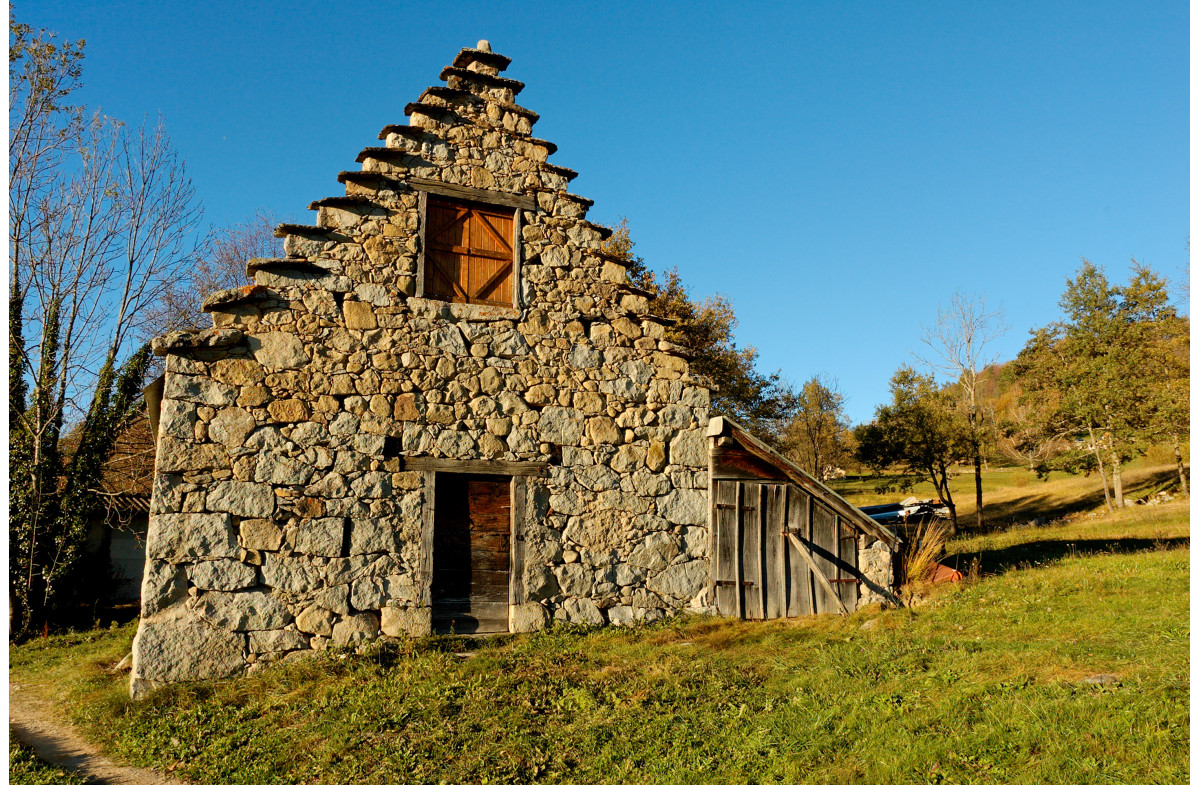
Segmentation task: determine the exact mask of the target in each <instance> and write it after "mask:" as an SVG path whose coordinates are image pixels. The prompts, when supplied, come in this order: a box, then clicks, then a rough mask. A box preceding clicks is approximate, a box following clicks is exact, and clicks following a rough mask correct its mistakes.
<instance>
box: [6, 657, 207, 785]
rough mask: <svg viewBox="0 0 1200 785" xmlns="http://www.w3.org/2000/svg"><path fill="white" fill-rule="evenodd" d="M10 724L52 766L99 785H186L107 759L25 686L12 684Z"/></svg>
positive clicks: (9, 688)
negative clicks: (101, 784) (107, 784)
mask: <svg viewBox="0 0 1200 785" xmlns="http://www.w3.org/2000/svg"><path fill="white" fill-rule="evenodd" d="M8 724H9V726H10V727H11V728H12V729H13V732H14V733H15V734H16V736H17V738H18V739H20V740H21V741H22V742H24V743H25V744H28V745H29V746H30V747H32V748H33V750H34V752H35V753H37V756H38V757H39V758H41V759H42V760H44V761H46V762H47V763H49V764H51V765H52V766H58V767H59V768H63V769H69V770H71V771H75V772H78V773H80V774H82V775H84V776H85V777H89V778H91V779H92V780H94V781H96V782H107V783H113V784H114V785H185V783H183V781H181V780H177V779H175V778H174V777H169V776H167V775H165V774H159V773H158V772H156V771H151V770H149V769H135V768H132V767H130V766H123V765H121V764H120V763H117V762H116V761H114V760H112V759H111V758H107V757H105V756H104V755H102V754H101V753H100V750H99V749H98V748H97V747H96V746H95V745H94V744H91V743H90V742H87V741H85V740H84V739H83V737H82V736H80V735H79V734H78V733H76V732H75V731H74V729H72V728H71V727H70V726H69V725H67V724H66V723H65V722H63V721H61V720H59V719H57V718H56V717H55V716H54V714H53V713H52V712H51V710H50V704H49V703H48V702H46V701H44V700H41V699H39V698H36V697H34V696H33V694H32V693H31V692H30V691H29V690H28V689H23V688H22V685H20V684H16V683H14V682H12V681H9V684H8Z"/></svg>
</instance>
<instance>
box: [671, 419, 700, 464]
mask: <svg viewBox="0 0 1200 785" xmlns="http://www.w3.org/2000/svg"><path fill="white" fill-rule="evenodd" d="M671 463H674V464H678V465H680V466H708V445H707V444H706V443H705V438H704V431H703V430H701V429H699V428H694V429H692V430H690V431H680V432H679V433H678V434H676V436H675V438H674V439H672V440H671Z"/></svg>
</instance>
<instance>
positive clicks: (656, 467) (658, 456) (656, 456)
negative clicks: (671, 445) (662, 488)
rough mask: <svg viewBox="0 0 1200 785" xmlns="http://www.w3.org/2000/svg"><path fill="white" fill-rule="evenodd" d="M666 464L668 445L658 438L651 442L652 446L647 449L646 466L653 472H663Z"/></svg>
mask: <svg viewBox="0 0 1200 785" xmlns="http://www.w3.org/2000/svg"><path fill="white" fill-rule="evenodd" d="M666 465H667V448H666V446H665V445H664V444H663V443H662V442H660V441H657V440H655V441H652V442H650V448H649V449H648V450H646V468H648V469H649V470H650V471H652V472H661V471H662V470H663V468H664V467H665V466H666Z"/></svg>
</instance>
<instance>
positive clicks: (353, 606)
mask: <svg viewBox="0 0 1200 785" xmlns="http://www.w3.org/2000/svg"><path fill="white" fill-rule="evenodd" d="M482 44H483V42H481V47H480V48H479V49H465V50H463V51H462V52H461V53H460V54H459V56H458V58H456V60H455V65H454V66H451V67H448V68H447V69H445V70H444V71H443V73H442V78H443V79H444V80H445V81H446V82H447V86H446V87H437V88H430V89H429V90H427V91H426V92H425V93H424V94H423V95H422V97H421V99H420V100H419V102H418V103H416V104H410V105H409V107H408V108H407V109H406V113H408V114H410V124H409V125H408V126H389V127H388V128H387V129H385V130H384V133H383V134H381V138H383V139H385V144H386V147H383V148H368V149H366V150H364V151H363V153H362V154H361V155H360V156H359V159H358V160H359V162H361V163H362V171H356V172H345V173H343V174H342V175H341V176H340V177H339V179H340V180H341V181H342V182H344V183H345V185H346V189H345V190H346V195H345V196H338V197H332V198H328V199H323V200H321V201H319V202H316V203H314V205H313V207H314V208H315V209H316V212H317V222H316V223H317V225H316V227H298V226H290V225H285V226H283V227H281V228H280V231H281V233H282V234H283V235H284V236H285V237H286V242H285V251H286V258H285V259H274V260H250V263H249V267H248V269H249V270H250V271H251V272H253V275H254V284H253V285H251V286H247V287H243V288H241V289H236V290H231V291H227V292H220V293H218V294H216V295H214V296H212V297H210V298H209V299H208V301H206V305H205V308H206V310H208V311H209V312H211V313H212V314H213V320H214V328H213V329H212V330H208V331H203V332H200V333H187V334H173V335H171V336H167V337H165V338H163V339H160V340H158V341H157V342H156V344H155V348H156V350H157V351H158V352H159V353H160V354H164V355H165V356H166V380H165V390H164V399H163V401H162V407H161V424H160V430H159V434H158V451H157V464H156V479H155V485H154V493H153V502H152V505H153V510H152V517H151V522H150V530H149V535H148V544H147V563H146V571H145V576H144V581H143V586H142V622H141V626H140V628H139V631H138V635H137V638H136V640H135V642H134V668H133V677H132V679H133V681H132V685H133V686H132V688H133V692H134V693H135V694H140V693H142V692H144V691H145V690H146V689H149V688H151V687H153V686H155V685H157V684H162V683H167V682H172V681H180V680H192V679H207V678H221V677H226V676H230V675H235V674H238V673H241V672H244V671H245V670H246V669H247V668H250V667H252V666H254V665H255V663H259V662H264V661H271V660H277V659H280V658H283V657H286V656H289V655H291V656H295V655H296V653H297V652H310V651H313V650H320V649H323V648H324V647H326V646H328V645H331V644H336V645H343V644H359V643H362V642H365V641H368V640H372V639H374V638H376V637H378V636H381V635H382V636H399V635H421V634H427V633H428V632H429V630H430V607H429V591H428V588H429V580H430V576H429V574H428V570H427V568H425V567H423V566H422V565H423V564H427V561H423V559H422V557H423V554H422V553H421V536H420V534H421V521H422V514H423V509H424V505H426V504H427V503H429V502H430V499H429V495H428V493H427V492H426V489H425V488H424V487H423V480H422V474H421V473H419V472H412V471H404V470H403V468H402V458H403V457H411V456H423V457H432V458H448V459H491V460H502V461H512V462H540V463H544V464H548V465H549V470H548V474H547V475H546V476H544V477H531V478H528V494H527V509H526V510H525V516H524V517H525V520H526V521H527V524H526V531H525V539H524V542H523V544H522V547H523V548H524V564H525V568H524V575H523V576H522V578H523V580H522V583H523V586H524V592H525V596H524V597H522V598H519V599H520V600H521V603H520V604H519V606H518V607H516V608H515V609H514V613H513V616H512V619H513V628H514V631H519V630H526V629H535V628H537V627H539V626H542V625H544V624H546V623H549V622H550V621H551V620H555V621H562V622H581V623H588V624H603V623H614V624H623V623H631V622H634V621H638V620H646V619H656V618H661V617H662V616H663V615H665V614H669V613H672V612H674V611H676V610H677V609H680V608H682V607H684V606H687V605H688V604H697V605H698V604H700V603H701V602H703V600H702V590H703V589H704V587H705V585H706V584H707V576H708V561H707V557H708V553H707V548H708V534H707V528H706V524H707V520H706V489H707V484H708V479H707V473H706V466H707V451H706V443H705V438H704V430H703V429H704V426H705V424H706V423H707V420H708V405H709V394H708V391H707V389H706V388H705V387H704V384H703V381H702V380H699V379H697V378H695V377H693V376H692V375H691V374H690V373H689V371H688V365H687V362H686V360H685V359H684V357H683V356H682V352H681V351H680V350H679V348H678V347H675V346H673V345H671V344H669V343H667V342H666V341H665V340H664V335H665V327H664V324H663V323H662V321H661V320H657V319H654V318H652V317H650V316H649V315H648V313H647V299H646V296H645V293H642V292H639V291H637V290H636V289H633V288H632V287H630V286H629V285H628V284H627V283H626V274H625V269H624V267H623V266H622V264H621V263H620V260H619V259H612V258H609V257H607V256H606V255H605V254H604V253H603V252H602V251H601V243H602V240H603V239H604V238H605V237H606V236H607V230H605V229H603V228H602V227H599V226H596V225H593V224H591V223H589V222H588V221H587V220H586V218H585V216H586V213H587V208H588V206H589V205H590V202H589V201H588V200H586V199H584V198H582V197H578V196H574V195H572V194H570V193H568V192H567V191H566V186H567V183H568V181H569V180H570V179H571V178H572V177H573V176H574V173H573V172H571V171H570V170H568V169H564V168H562V167H558V166H555V165H553V164H550V163H548V162H547V158H548V156H549V155H550V154H551V153H552V152H553V151H554V149H555V148H554V145H552V144H551V143H549V142H545V141H542V140H539V139H536V138H533V137H532V136H531V135H530V133H531V128H532V125H533V123H534V122H535V121H536V119H537V115H536V114H534V113H532V112H530V111H529V110H526V109H523V108H522V107H519V106H517V105H515V104H514V103H513V100H514V96H515V94H516V93H517V92H519V90H520V88H521V86H522V85H521V84H520V83H519V82H515V81H512V80H509V79H505V78H503V77H500V76H499V72H500V70H502V69H503V68H504V67H506V66H507V64H508V60H507V58H504V57H501V56H499V55H496V54H494V53H491V52H490V50H488V49H486V47H484V46H482ZM421 180H423V181H431V182H436V183H442V184H449V185H459V186H466V187H471V188H478V189H486V190H490V191H496V192H502V193H509V194H518V195H524V196H527V197H533V198H535V199H536V205H537V207H536V209H531V210H522V211H521V214H520V222H521V227H522V228H521V240H522V243H521V267H520V278H519V281H518V284H519V292H520V301H519V303H518V304H517V307H515V308H501V307H490V306H488V307H483V306H472V305H451V304H448V303H445V302H439V301H434V300H428V299H423V298H420V297H418V296H417V294H418V292H417V280H418V274H417V273H418V270H417V266H418V260H419V258H420V250H421V249H420V238H421V234H420V225H419V224H420V211H419V204H420V201H419V195H418V190H417V189H416V188H415V187H414V183H418V181H421ZM410 181H411V182H410Z"/></svg>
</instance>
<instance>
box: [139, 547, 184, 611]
mask: <svg viewBox="0 0 1200 785" xmlns="http://www.w3.org/2000/svg"><path fill="white" fill-rule="evenodd" d="M186 596H187V573H186V572H185V571H184V568H183V567H180V566H179V565H176V564H171V563H169V562H165V561H159V560H157V559H148V560H147V561H146V570H145V572H144V573H143V575H142V611H141V613H142V616H143V617H146V616H153V615H154V614H156V613H158V612H159V611H161V610H162V609H164V608H166V607H168V606H170V605H172V604H174V603H176V602H178V601H179V600H181V599H183V598H184V597H186Z"/></svg>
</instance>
